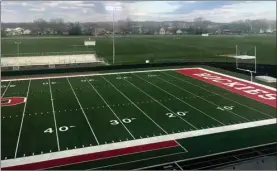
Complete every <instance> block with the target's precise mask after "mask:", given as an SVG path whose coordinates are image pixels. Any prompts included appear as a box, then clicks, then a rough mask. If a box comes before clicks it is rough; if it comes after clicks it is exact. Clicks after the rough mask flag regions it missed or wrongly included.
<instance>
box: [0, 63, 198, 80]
mask: <svg viewBox="0 0 277 171" xmlns="http://www.w3.org/2000/svg"><path fill="white" fill-rule="evenodd" d="M194 68H195V67H193V68H177V69H176V68H175V69H162V70H143V71H125V72H111V73H94V74H71V75H61V76H45V77H35V78H12V79H2V80H1V81H2V82H6V81H23V80H30V79H32V80H41V79H48V78H65V77H84V76H101V75H116V74H129V73H141V72H142V73H143V72H157V71H175V70H178V69H194Z"/></svg>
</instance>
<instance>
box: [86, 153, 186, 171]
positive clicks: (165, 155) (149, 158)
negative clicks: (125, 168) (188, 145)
mask: <svg viewBox="0 0 277 171" xmlns="http://www.w3.org/2000/svg"><path fill="white" fill-rule="evenodd" d="M183 153H186V152H177V153H172V154H164V155H160V156H156V157H148V158H144V159H138V160H132V161H129V162H122V163H117V164H111V165H106V166H100V167H95V168H90V169H87V170H97V169H101V168H105V167H111V166H117V165H123V164H129V163H134V162H140V161H144V160H151V159H156V158H161V157H167V156H173V155H177V154H183Z"/></svg>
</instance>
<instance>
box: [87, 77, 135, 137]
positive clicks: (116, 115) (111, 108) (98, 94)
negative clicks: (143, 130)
mask: <svg viewBox="0 0 277 171" xmlns="http://www.w3.org/2000/svg"><path fill="white" fill-rule="evenodd" d="M85 79H86V80H87V78H86V77H85ZM87 82H88V83H89V85H90V86H91V87H92V88H93V90H94V91H95V92H96V93H97V94H98V96H99V97H100V98H101V99H102V100H103V102H104V103H105V104H106V106H107V107H108V108H109V109H110V110H111V112H112V113H113V114H114V116H115V117H116V118H117V120H118V121H119V122H120V123H121V125H122V126H123V127H124V128H125V129H126V131H127V132H128V133H129V134H130V135H131V137H132V138H133V139H136V138H135V137H134V135H133V134H132V133H131V132H130V130H129V129H128V128H127V127H126V126H125V124H124V123H123V122H122V121H121V119H120V118H119V117H118V116H117V114H116V113H115V112H114V110H113V109H112V108H111V107H110V105H109V104H108V103H107V102H106V100H105V99H104V98H103V97H102V95H101V94H100V93H99V92H98V91H97V90H96V88H95V87H94V86H93V85H92V84H91V83H90V82H89V81H88V80H87Z"/></svg>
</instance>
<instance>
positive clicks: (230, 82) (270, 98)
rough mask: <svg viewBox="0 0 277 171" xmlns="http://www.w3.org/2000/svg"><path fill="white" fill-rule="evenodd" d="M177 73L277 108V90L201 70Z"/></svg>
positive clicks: (187, 70)
mask: <svg viewBox="0 0 277 171" xmlns="http://www.w3.org/2000/svg"><path fill="white" fill-rule="evenodd" d="M177 72H179V73H181V74H184V75H187V76H190V77H192V78H195V79H198V80H201V81H204V82H207V83H209V84H213V85H215V86H218V87H221V88H224V89H226V90H229V91H232V92H234V93H237V94H240V95H242V96H246V97H248V98H251V99H254V100H256V101H259V102H262V103H264V104H268V105H270V106H272V107H276V89H273V88H269V87H266V86H263V85H259V84H256V83H253V82H249V81H246V80H241V79H238V78H235V77H231V76H228V75H224V74H219V73H216V72H213V71H209V70H205V69H200V68H199V69H198V68H197V69H186V70H177Z"/></svg>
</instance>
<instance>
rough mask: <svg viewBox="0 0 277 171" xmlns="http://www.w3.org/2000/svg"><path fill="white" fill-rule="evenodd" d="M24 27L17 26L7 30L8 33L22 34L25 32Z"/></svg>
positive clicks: (11, 34)
mask: <svg viewBox="0 0 277 171" xmlns="http://www.w3.org/2000/svg"><path fill="white" fill-rule="evenodd" d="M23 31H24V29H22V28H20V27H17V28H7V29H6V32H7V35H10V36H15V35H21V34H22V33H23Z"/></svg>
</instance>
